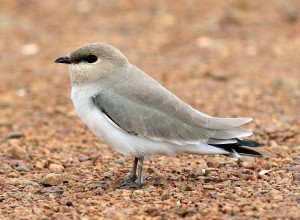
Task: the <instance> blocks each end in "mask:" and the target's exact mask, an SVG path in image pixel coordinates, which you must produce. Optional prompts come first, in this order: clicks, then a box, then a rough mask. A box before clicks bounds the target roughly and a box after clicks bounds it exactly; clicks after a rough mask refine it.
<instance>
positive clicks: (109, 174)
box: [103, 172, 113, 178]
mask: <svg viewBox="0 0 300 220" xmlns="http://www.w3.org/2000/svg"><path fill="white" fill-rule="evenodd" d="M103 176H104V177H105V178H111V177H112V176H113V174H112V173H110V172H106V173H103Z"/></svg>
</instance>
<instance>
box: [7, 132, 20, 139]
mask: <svg viewBox="0 0 300 220" xmlns="http://www.w3.org/2000/svg"><path fill="white" fill-rule="evenodd" d="M23 136H24V135H23V133H21V132H19V131H13V132H11V133H9V134H8V135H7V136H6V139H18V138H21V137H23Z"/></svg>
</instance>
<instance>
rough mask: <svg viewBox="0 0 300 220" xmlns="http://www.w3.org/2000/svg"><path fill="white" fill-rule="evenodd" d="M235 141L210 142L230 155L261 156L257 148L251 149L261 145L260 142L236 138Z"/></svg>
mask: <svg viewBox="0 0 300 220" xmlns="http://www.w3.org/2000/svg"><path fill="white" fill-rule="evenodd" d="M236 140H237V143H231V144H210V145H212V146H215V147H219V148H221V149H223V150H225V151H227V152H228V154H229V155H230V156H232V157H238V156H239V155H243V156H250V157H263V156H264V155H263V154H262V153H260V152H259V151H257V150H254V149H252V148H253V147H254V148H256V147H259V146H261V144H260V143H258V142H256V141H251V140H242V139H239V138H236Z"/></svg>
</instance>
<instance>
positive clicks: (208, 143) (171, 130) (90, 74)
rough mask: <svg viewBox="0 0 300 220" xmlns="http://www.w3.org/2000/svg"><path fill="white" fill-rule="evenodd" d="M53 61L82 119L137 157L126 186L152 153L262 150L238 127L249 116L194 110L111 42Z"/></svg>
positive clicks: (138, 178) (137, 178)
mask: <svg viewBox="0 0 300 220" xmlns="http://www.w3.org/2000/svg"><path fill="white" fill-rule="evenodd" d="M55 62H56V63H65V64H67V66H68V69H69V71H70V73H71V81H72V94H71V97H72V101H73V104H74V106H75V109H76V112H77V114H78V116H79V117H80V118H81V120H82V121H83V122H84V123H85V124H86V125H87V126H88V127H89V128H90V129H91V130H92V131H93V133H94V134H95V135H96V136H97V137H98V138H99V139H101V140H102V141H103V142H105V143H106V144H107V145H109V146H111V147H113V148H114V149H116V150H117V151H118V152H120V153H122V154H124V155H130V156H133V157H134V158H135V159H134V164H133V169H132V174H131V176H130V177H129V178H128V179H126V180H124V182H123V185H124V186H132V187H140V186H141V184H142V166H143V160H144V158H147V157H149V156H153V155H178V154H183V153H189V154H222V155H227V156H231V157H235V158H238V157H239V155H247V156H253V157H262V156H263V155H262V153H260V152H259V151H257V150H256V149H254V147H258V146H260V144H259V143H257V142H255V141H250V140H245V139H243V138H244V137H247V136H250V135H252V132H251V131H248V130H246V129H244V128H242V127H241V126H242V125H244V124H246V123H248V122H250V121H251V120H252V119H251V118H248V117H247V118H216V117H212V116H209V115H207V114H204V113H202V112H199V111H197V110H195V109H194V108H192V107H191V106H189V105H188V104H187V103H185V102H183V101H182V100H181V99H179V98H178V97H177V96H175V95H174V94H172V93H171V92H169V91H168V90H167V89H165V88H164V87H163V86H162V85H161V84H159V83H158V82H157V81H155V80H154V79H152V78H151V77H150V76H148V75H147V74H146V73H144V72H143V71H142V70H140V69H139V68H137V67H136V66H134V65H133V64H131V63H130V62H129V61H128V59H127V58H126V57H125V56H124V55H123V54H122V53H121V52H120V51H119V50H118V49H116V48H115V47H113V46H111V45H108V44H104V43H90V44H87V45H84V46H81V47H79V48H78V49H76V50H75V51H73V52H72V53H71V54H69V55H68V56H63V57H59V58H58V59H56V60H55ZM137 170H138V172H136V171H137ZM136 173H137V174H136Z"/></svg>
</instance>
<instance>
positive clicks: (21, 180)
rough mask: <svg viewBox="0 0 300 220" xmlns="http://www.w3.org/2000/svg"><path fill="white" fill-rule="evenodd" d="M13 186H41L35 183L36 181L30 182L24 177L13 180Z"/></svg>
mask: <svg viewBox="0 0 300 220" xmlns="http://www.w3.org/2000/svg"><path fill="white" fill-rule="evenodd" d="M10 182H11V184H12V185H15V186H17V185H21V186H28V185H29V186H39V184H38V183H36V182H34V181H31V180H28V179H26V178H23V177H20V178H14V179H11V181H10Z"/></svg>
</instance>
